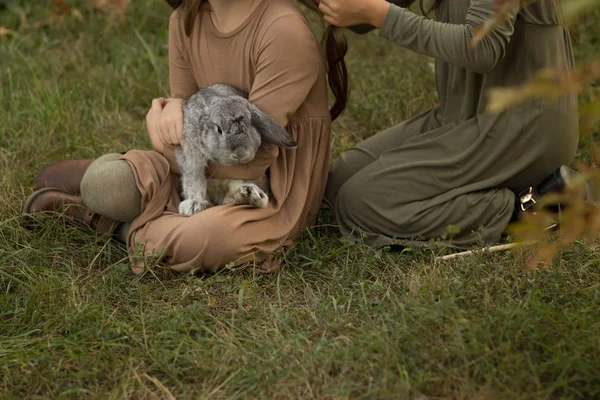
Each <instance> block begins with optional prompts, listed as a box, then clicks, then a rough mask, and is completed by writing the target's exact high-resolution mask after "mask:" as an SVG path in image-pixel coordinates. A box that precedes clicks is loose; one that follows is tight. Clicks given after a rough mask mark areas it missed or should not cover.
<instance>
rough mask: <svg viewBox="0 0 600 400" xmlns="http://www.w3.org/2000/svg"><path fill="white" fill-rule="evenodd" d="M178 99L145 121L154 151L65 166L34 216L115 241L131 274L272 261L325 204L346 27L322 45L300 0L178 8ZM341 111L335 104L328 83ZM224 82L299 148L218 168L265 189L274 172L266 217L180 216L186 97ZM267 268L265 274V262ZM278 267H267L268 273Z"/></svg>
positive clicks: (41, 194)
mask: <svg viewBox="0 0 600 400" xmlns="http://www.w3.org/2000/svg"><path fill="white" fill-rule="evenodd" d="M168 2H169V4H170V5H171V6H172V7H173V8H174V9H175V10H174V12H173V13H172V15H171V18H170V22H169V43H168V48H169V78H170V89H171V98H168V99H162V98H158V99H154V100H153V101H152V106H151V108H150V111H149V112H148V114H147V117H146V122H147V130H148V134H149V136H150V140H151V142H152V145H153V147H154V150H153V151H142V150H131V151H129V152H126V153H124V154H106V155H103V156H102V157H100V158H98V159H96V160H63V161H59V162H56V163H53V164H51V165H49V166H47V167H46V168H44V169H43V170H42V171H41V172H40V173H39V174H38V176H37V179H36V187H37V188H38V189H39V190H38V191H37V192H36V193H34V194H33V195H32V196H31V197H30V198H29V200H28V201H27V204H26V207H25V213H27V214H35V213H40V212H48V211H50V212H54V211H60V212H64V213H65V214H66V215H68V216H71V217H73V218H76V219H79V220H81V221H84V222H85V223H86V224H87V225H88V226H90V227H91V228H93V229H96V230H98V231H101V232H105V233H109V234H115V235H116V236H117V237H119V238H121V240H123V241H125V242H126V244H127V247H128V250H129V251H130V254H131V255H130V259H131V262H132V267H133V271H134V272H135V273H142V272H143V270H144V268H143V266H144V260H145V258H146V257H148V256H151V255H158V257H159V259H160V260H161V261H164V262H165V263H166V264H168V265H169V266H170V267H171V268H172V269H174V270H177V271H189V270H191V269H201V270H204V271H216V270H218V269H219V268H222V267H224V266H225V265H227V264H230V263H233V264H236V265H239V264H244V263H249V262H256V263H260V262H262V261H265V260H268V259H269V256H270V255H271V254H272V253H273V252H274V251H275V250H277V249H278V248H280V247H281V246H282V245H286V244H290V243H291V242H292V241H293V240H294V239H295V237H296V236H297V235H298V233H299V232H301V231H302V230H303V229H304V228H305V227H306V226H310V225H312V224H313V223H314V222H315V220H316V216H317V212H318V210H319V208H320V206H321V201H322V197H323V193H324V190H325V184H326V177H327V172H328V169H329V159H330V130H331V121H332V119H335V118H336V117H337V116H338V115H339V114H340V113H341V112H342V110H343V109H344V107H345V104H346V95H347V81H346V72H345V66H344V63H343V55H344V53H345V50H346V43H345V40H344V38H343V35H341V32H340V30H339V29H338V28H332V29H329V31H328V33H327V47H326V53H327V56H328V62H327V63H326V62H325V60H324V59H323V58H322V53H321V50H320V48H319V42H318V40H317V39H316V38H315V36H314V34H313V32H312V30H311V28H310V26H309V24H308V22H307V21H306V19H305V17H304V16H303V14H302V13H301V12H300V11H299V10H298V9H297V8H296V7H295V6H294V5H293V3H292V0H208V1H205V0H169V1H168ZM326 69H328V72H329V82H330V84H331V86H332V90H333V93H334V95H335V96H336V103H335V104H334V106H333V108H332V110H331V112H330V111H329V109H328V102H327V74H326ZM214 83H222V84H229V85H232V86H235V87H237V88H239V89H242V90H244V91H246V92H248V93H249V100H250V101H251V102H253V103H254V104H255V105H256V106H257V107H259V108H260V109H262V110H263V111H264V112H266V113H267V114H269V115H270V116H271V117H273V118H274V119H275V120H277V121H278V122H279V123H281V124H282V125H284V126H286V127H287V130H288V132H289V133H290V134H291V135H292V137H293V138H294V139H295V141H296V143H297V148H296V149H293V150H284V149H279V148H277V147H275V146H272V145H263V146H262V147H261V149H260V150H259V152H258V153H257V155H256V158H255V159H254V160H253V161H252V162H250V163H249V164H243V165H234V166H230V167H223V166H219V165H211V166H210V168H209V171H208V172H207V174H208V175H209V176H211V177H214V178H236V179H257V178H260V177H261V176H262V175H264V174H265V173H268V176H269V179H270V185H271V191H272V196H271V202H270V204H269V206H268V207H267V208H266V209H253V208H249V207H246V206H233V205H226V206H218V207H213V208H209V209H207V210H205V211H202V212H200V213H198V214H195V215H193V216H191V217H184V216H181V215H179V214H178V213H177V207H178V204H179V202H180V197H179V193H180V182H179V176H178V171H177V166H176V163H175V161H174V149H175V146H177V145H179V144H180V143H181V141H182V118H183V117H182V99H186V98H187V97H189V96H190V95H192V94H194V93H195V92H196V91H197V90H198V89H199V88H201V87H206V86H209V85H211V84H214ZM262 265H265V263H263V264H262ZM267 266H268V265H267Z"/></svg>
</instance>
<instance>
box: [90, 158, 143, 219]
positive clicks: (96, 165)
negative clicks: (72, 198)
mask: <svg viewBox="0 0 600 400" xmlns="http://www.w3.org/2000/svg"><path fill="white" fill-rule="evenodd" d="M107 156H111V157H109V158H107ZM107 156H103V157H100V158H99V159H98V160H96V161H94V162H93V163H92V164H91V165H90V166H89V168H88V169H87V171H86V172H85V174H84V175H83V178H82V180H81V186H80V189H81V196H82V198H83V202H84V204H85V205H86V206H87V207H89V208H90V209H91V210H92V211H94V212H96V213H98V214H101V215H103V216H105V217H108V218H111V219H115V220H117V221H123V222H130V221H132V220H133V219H135V218H136V217H137V216H138V215H139V214H140V206H141V194H140V192H139V190H138V188H137V184H136V181H135V176H134V174H133V171H132V170H131V167H130V166H129V164H128V163H127V161H125V160H119V159H117V158H114V157H112V156H113V155H107ZM119 156H120V155H119Z"/></svg>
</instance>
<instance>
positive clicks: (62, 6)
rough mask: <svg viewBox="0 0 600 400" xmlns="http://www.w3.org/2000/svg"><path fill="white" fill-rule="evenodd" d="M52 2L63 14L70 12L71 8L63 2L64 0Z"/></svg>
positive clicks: (53, 0)
mask: <svg viewBox="0 0 600 400" xmlns="http://www.w3.org/2000/svg"><path fill="white" fill-rule="evenodd" d="M52 4H54V6H55V7H56V8H58V9H59V10H60V11H62V12H64V13H65V14H71V12H72V11H73V8H72V7H71V6H70V5H68V4H67V3H65V2H64V0H52Z"/></svg>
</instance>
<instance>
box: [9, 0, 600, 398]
mask: <svg viewBox="0 0 600 400" xmlns="http://www.w3.org/2000/svg"><path fill="white" fill-rule="evenodd" d="M47 3H48V4H49V2H47ZM68 3H70V4H72V5H75V6H77V7H79V8H80V9H81V11H82V16H83V19H82V20H79V19H78V18H76V17H65V18H61V19H56V18H55V14H54V13H53V8H52V7H51V6H50V5H47V4H46V2H33V1H25V0H12V1H11V0H0V7H2V8H0V26H4V27H6V28H8V29H11V30H14V31H15V33H14V34H13V35H8V36H0V105H1V107H0V171H1V173H0V398H6V399H16V398H29V399H35V398H65V399H66V398H136V399H137V398H164V399H172V398H178V399H180V398H181V399H184V398H187V399H196V398H248V397H252V398H256V397H264V398H294V399H296V398H318V399H343V398H400V399H425V398H456V399H463V398H465V399H467V398H468V399H557V398H573V399H591V398H594V397H595V398H598V397H600V368H599V360H600V336H599V334H598V332H600V253H599V252H598V251H594V250H593V249H591V248H589V247H586V246H585V245H584V244H583V243H575V244H574V245H573V246H572V247H571V248H569V249H567V250H565V251H563V252H562V253H561V254H560V257H558V258H557V259H556V262H555V263H554V265H553V266H552V267H551V268H547V269H539V270H536V271H533V272H527V271H526V270H525V263H526V260H527V257H528V256H529V253H528V252H526V251H523V252H519V253H515V254H494V255H486V256H482V255H478V256H474V257H471V258H468V259H461V260H458V261H454V262H445V263H439V262H434V256H435V254H434V253H432V252H431V251H425V250H418V249H412V250H410V249H408V250H407V251H405V252H402V253H397V252H390V251H389V250H388V249H385V248H384V249H370V248H368V247H366V246H361V245H350V244H349V243H347V242H346V241H344V240H343V239H341V238H339V237H338V236H337V235H336V234H335V232H334V231H332V230H328V229H325V228H315V229H312V230H310V231H307V232H306V233H305V234H304V235H303V237H302V240H301V241H300V242H299V244H298V246H297V247H296V248H294V249H291V250H290V251H288V252H287V253H286V254H285V260H284V262H283V266H282V268H281V269H280V270H279V271H277V272H276V273H273V274H270V275H255V274H253V273H252V271H241V270H225V271H222V272H220V273H218V274H216V275H210V276H194V275H191V274H187V275H186V274H184V275H180V274H175V273H170V272H168V271H162V272H159V273H158V274H157V276H151V275H146V276H144V277H141V278H138V277H135V276H134V275H133V274H132V273H131V272H130V269H129V265H128V263H127V261H126V260H125V256H126V254H125V252H124V250H123V248H122V247H121V246H120V245H119V244H118V243H116V242H114V241H110V240H107V239H105V238H104V237H101V236H98V235H96V234H94V233H93V232H90V231H88V230H86V229H85V228H84V227H81V226H78V225H73V224H70V223H67V221H65V220H64V218H62V217H49V218H46V219H44V221H43V228H44V229H42V230H39V231H36V232H31V231H27V230H24V229H22V228H21V226H20V213H21V207H22V204H23V201H24V199H25V198H26V196H27V195H28V194H30V193H31V192H32V189H31V186H32V179H33V176H34V175H35V173H36V172H37V171H38V170H39V168H41V167H42V166H43V165H44V164H46V163H48V162H50V161H53V160H57V159H61V158H68V157H86V158H87V157H96V156H99V155H101V154H103V153H106V152H111V151H125V150H127V149H130V148H148V147H149V141H148V139H147V138H146V134H145V128H144V117H145V114H146V111H147V109H148V106H149V103H150V101H151V99H152V98H153V97H158V96H166V95H168V88H167V74H168V69H167V48H166V42H167V22H168V16H169V9H168V7H167V6H166V5H164V4H162V2H161V1H159V0H134V1H132V2H131V6H130V9H129V10H128V12H127V14H126V19H127V21H126V23H124V24H120V23H119V22H118V21H112V20H111V19H110V18H107V17H106V16H105V15H102V14H100V13H95V12H92V11H90V10H87V9H86V8H85V7H83V5H82V3H83V1H74V0H73V1H68ZM23 17H24V18H23ZM581 33H582V40H583V42H582V44H581V45H580V46H579V47H578V48H577V57H578V59H582V58H585V57H588V56H591V55H594V54H595V55H597V54H599V53H600V12H598V11H594V12H592V13H590V14H589V15H587V16H586V18H585V20H584V21H583V22H582V26H581ZM348 37H349V39H350V54H349V56H348V62H349V68H350V71H351V74H352V85H353V90H352V101H351V104H350V107H349V109H348V111H347V112H346V113H345V115H344V117H343V118H342V119H341V121H339V122H338V123H336V125H335V139H334V142H333V146H334V153H335V154H338V153H339V152H340V151H342V150H344V149H345V148H348V147H349V146H352V145H353V144H355V143H357V142H358V141H360V140H361V139H363V138H366V137H368V136H370V135H372V134H374V133H376V132H377V131H379V130H381V129H384V128H386V127H388V126H390V125H392V124H394V123H397V122H399V121H401V120H403V119H405V118H407V117H410V116H411V115H414V114H416V113H418V112H420V111H422V110H424V109H426V108H429V107H431V106H432V105H434V104H435V102H436V94H435V88H434V77H433V74H432V71H431V68H430V65H429V61H430V60H429V59H427V58H424V57H421V56H417V55H415V54H412V53H410V52H408V51H405V50H403V49H400V48H398V47H395V46H394V45H392V44H391V43H386V42H385V41H383V40H381V39H379V38H377V36H376V35H375V34H370V35H367V36H365V37H358V36H355V35H353V34H348ZM599 95H600V87H598V86H596V87H595V88H592V89H590V90H589V91H586V92H585V93H583V94H582V97H581V98H582V102H586V101H589V99H591V98H593V96H596V98H598V96H599ZM587 142H588V141H587V140H584V141H582V148H581V157H585V154H586V143H587Z"/></svg>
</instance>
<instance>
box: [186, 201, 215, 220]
mask: <svg viewBox="0 0 600 400" xmlns="http://www.w3.org/2000/svg"><path fill="white" fill-rule="evenodd" d="M210 207H212V204H210V203H209V202H208V201H199V200H195V199H187V200H184V201H182V202H181V203H179V214H181V215H187V216H188V217H189V216H190V215H194V214H196V213H199V212H200V211H203V210H206V209H207V208H210Z"/></svg>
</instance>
